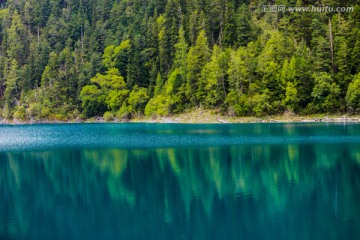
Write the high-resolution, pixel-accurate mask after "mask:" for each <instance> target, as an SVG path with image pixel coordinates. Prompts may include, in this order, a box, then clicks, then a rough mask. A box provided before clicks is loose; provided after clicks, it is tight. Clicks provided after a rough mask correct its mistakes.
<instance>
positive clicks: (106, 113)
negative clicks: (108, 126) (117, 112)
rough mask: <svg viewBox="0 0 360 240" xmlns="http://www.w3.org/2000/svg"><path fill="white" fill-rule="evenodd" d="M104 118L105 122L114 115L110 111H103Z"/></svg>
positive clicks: (110, 119) (112, 118)
mask: <svg viewBox="0 0 360 240" xmlns="http://www.w3.org/2000/svg"><path fill="white" fill-rule="evenodd" d="M104 120H105V122H110V121H113V120H114V115H113V114H112V113H111V112H105V113H104Z"/></svg>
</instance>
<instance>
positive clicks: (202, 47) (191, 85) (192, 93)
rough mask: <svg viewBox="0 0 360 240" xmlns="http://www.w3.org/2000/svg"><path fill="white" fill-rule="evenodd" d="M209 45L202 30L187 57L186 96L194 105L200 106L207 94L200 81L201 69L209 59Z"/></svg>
mask: <svg viewBox="0 0 360 240" xmlns="http://www.w3.org/2000/svg"><path fill="white" fill-rule="evenodd" d="M209 53H210V50H209V47H208V43H207V38H206V36H205V31H204V30H202V31H200V33H199V36H198V38H197V39H196V45H195V46H193V47H191V48H190V50H189V53H188V57H187V66H186V67H187V75H186V78H187V82H186V96H187V98H188V99H189V100H190V102H191V104H192V105H193V106H198V105H199V104H200V102H201V101H202V99H203V98H204V95H205V89H204V86H203V83H201V82H200V78H201V70H202V68H203V67H204V66H205V64H206V63H207V61H208V59H209Z"/></svg>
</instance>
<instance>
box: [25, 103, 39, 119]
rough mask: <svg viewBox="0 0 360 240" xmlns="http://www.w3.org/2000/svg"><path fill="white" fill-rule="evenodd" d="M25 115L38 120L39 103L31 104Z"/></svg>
mask: <svg viewBox="0 0 360 240" xmlns="http://www.w3.org/2000/svg"><path fill="white" fill-rule="evenodd" d="M27 114H28V116H29V118H35V119H39V118H40V115H41V104H40V103H31V104H30V106H29V108H28V109H27Z"/></svg>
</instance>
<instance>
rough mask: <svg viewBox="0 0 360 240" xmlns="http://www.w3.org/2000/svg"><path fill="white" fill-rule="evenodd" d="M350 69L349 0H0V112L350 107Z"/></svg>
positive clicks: (359, 17)
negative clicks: (278, 8) (270, 8)
mask: <svg viewBox="0 0 360 240" xmlns="http://www.w3.org/2000/svg"><path fill="white" fill-rule="evenodd" d="M269 4H274V5H275V4H277V5H286V6H310V5H316V6H323V5H326V6H342V7H343V6H352V7H353V11H351V12H346V13H343V12H264V11H262V7H263V6H264V5H269ZM359 72H360V1H358V0H345V1H340V0H326V1H325V0H324V1H312V0H309V1H305V0H276V1H264V0H0V118H1V117H3V118H6V119H20V120H31V119H34V120H42V119H47V120H60V121H66V120H71V119H76V118H81V119H88V118H92V117H98V116H100V117H102V116H103V117H104V118H105V119H108V120H111V119H115V118H117V119H124V120H127V119H131V118H134V117H138V116H144V115H145V116H148V117H156V116H168V115H173V114H178V113H182V112H186V111H191V110H193V109H198V108H201V109H209V110H213V111H216V112H218V113H221V114H224V115H229V116H257V117H261V116H264V115H275V114H283V113H286V112H290V113H295V114H300V115H305V114H317V113H334V114H344V113H347V114H357V113H360V73H359Z"/></svg>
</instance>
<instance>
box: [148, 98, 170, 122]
mask: <svg viewBox="0 0 360 240" xmlns="http://www.w3.org/2000/svg"><path fill="white" fill-rule="evenodd" d="M145 115H146V116H148V117H150V116H156V115H158V116H166V115H169V101H168V99H167V98H166V97H165V96H164V95H158V96H156V97H155V98H152V99H151V100H150V101H149V102H148V104H147V105H146V107H145Z"/></svg>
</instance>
